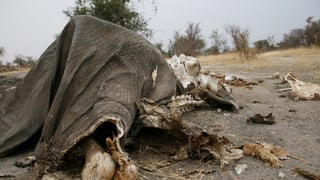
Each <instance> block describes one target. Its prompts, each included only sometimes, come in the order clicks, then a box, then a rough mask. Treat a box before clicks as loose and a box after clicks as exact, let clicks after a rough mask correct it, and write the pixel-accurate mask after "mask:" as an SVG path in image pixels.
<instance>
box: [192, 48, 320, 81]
mask: <svg viewBox="0 0 320 180" xmlns="http://www.w3.org/2000/svg"><path fill="white" fill-rule="evenodd" d="M198 59H199V61H200V62H201V63H202V64H203V65H205V66H206V67H209V68H212V69H214V70H215V71H221V72H247V73H264V74H265V73H268V74H271V75H272V74H273V73H275V72H280V73H282V74H284V73H287V72H292V73H294V74H296V75H297V76H298V77H303V80H306V81H311V82H320V47H311V48H296V49H288V50H276V51H270V52H266V53H262V54H257V55H256V56H255V57H254V58H251V59H250V60H244V59H241V58H240V57H239V54H238V53H228V54H221V55H212V56H199V57H198Z"/></svg>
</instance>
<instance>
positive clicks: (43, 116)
mask: <svg viewBox="0 0 320 180" xmlns="http://www.w3.org/2000/svg"><path fill="white" fill-rule="evenodd" d="M152 75H153V76H152ZM152 77H154V78H155V82H154V81H153V78H152ZM176 81H177V80H176V78H175V76H174V75H173V74H172V72H171V71H170V69H169V67H168V64H167V63H166V62H165V61H164V60H163V58H162V56H161V54H160V53H159V51H158V50H157V49H156V48H155V47H154V46H153V45H152V44H151V43H149V42H148V41H147V40H145V39H144V38H143V37H141V36H139V35H137V34H136V33H134V32H132V31H129V30H127V29H124V28H122V27H119V26H117V25H114V24H112V23H109V22H105V21H102V20H99V19H97V18H94V17H90V16H78V17H75V18H74V19H72V20H71V21H70V22H69V23H68V24H67V25H66V27H65V28H64V30H63V32H62V33H61V35H60V37H59V38H58V39H57V40H56V41H55V42H53V43H52V44H51V45H50V46H49V48H48V49H47V50H46V51H45V52H44V53H43V54H42V56H41V57H40V59H39V63H38V65H37V66H36V67H34V68H33V69H32V70H31V71H30V72H29V73H28V74H27V76H26V77H25V78H24V80H23V81H22V82H21V83H20V84H19V85H18V86H17V88H16V89H15V90H12V91H10V92H8V93H7V94H5V96H4V97H3V98H1V99H0V108H1V109H0V110H1V111H0V155H1V156H5V155H6V154H8V153H10V152H12V151H13V150H14V149H15V148H16V147H17V146H18V145H19V144H21V143H23V142H25V141H26V140H27V139H29V138H30V137H31V136H32V135H34V134H35V133H36V132H37V131H38V130H40V129H41V128H42V133H41V138H40V140H39V142H38V145H37V148H36V156H37V158H38V159H40V160H41V159H43V160H59V159H61V158H62V157H63V155H64V154H65V153H66V152H67V151H68V150H69V149H70V148H72V147H73V146H74V145H75V144H76V143H77V142H79V141H80V140H81V139H82V138H84V137H85V136H87V135H89V134H91V133H93V132H94V131H95V129H96V128H97V127H98V126H99V125H101V124H102V123H104V122H106V121H110V119H108V117H113V120H112V121H111V123H113V124H114V125H116V126H117V127H118V129H117V136H118V137H123V136H124V135H125V134H126V133H127V132H128V131H129V129H130V127H131V125H132V123H133V121H134V119H135V115H136V112H137V109H136V105H135V102H136V100H137V99H140V98H141V97H147V98H150V99H152V100H154V101H156V102H159V101H161V100H166V99H168V98H170V97H171V96H173V95H174V93H175V92H176ZM114 119H116V120H114Z"/></svg>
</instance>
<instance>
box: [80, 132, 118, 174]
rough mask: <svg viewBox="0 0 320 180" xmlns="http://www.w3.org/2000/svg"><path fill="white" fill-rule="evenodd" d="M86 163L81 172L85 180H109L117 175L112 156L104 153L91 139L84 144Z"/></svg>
mask: <svg viewBox="0 0 320 180" xmlns="http://www.w3.org/2000/svg"><path fill="white" fill-rule="evenodd" d="M81 145H82V150H83V151H84V154H85V157H86V161H85V165H84V167H83V170H82V172H81V177H82V179H83V180H95V179H101V180H107V179H112V178H113V177H114V175H115V171H116V164H115V162H114V160H113V159H112V157H111V155H110V154H109V153H107V152H104V150H103V149H102V147H101V146H100V145H99V144H98V143H97V142H96V141H95V140H94V139H93V138H91V137H88V138H86V139H84V140H83V142H82V144H81Z"/></svg>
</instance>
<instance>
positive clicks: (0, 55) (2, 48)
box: [0, 47, 6, 66]
mask: <svg viewBox="0 0 320 180" xmlns="http://www.w3.org/2000/svg"><path fill="white" fill-rule="evenodd" d="M5 52H6V51H5V50H4V47H0V57H2V56H3V55H4V54H5ZM2 65H3V62H2V60H1V59H0V66H2Z"/></svg>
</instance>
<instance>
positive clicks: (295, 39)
mask: <svg viewBox="0 0 320 180" xmlns="http://www.w3.org/2000/svg"><path fill="white" fill-rule="evenodd" d="M304 36H305V33H304V29H302V28H297V29H293V30H291V31H290V32H289V34H284V35H283V40H282V41H281V42H280V43H279V46H280V47H282V48H295V47H299V46H305V45H306V42H305V37H304Z"/></svg>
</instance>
